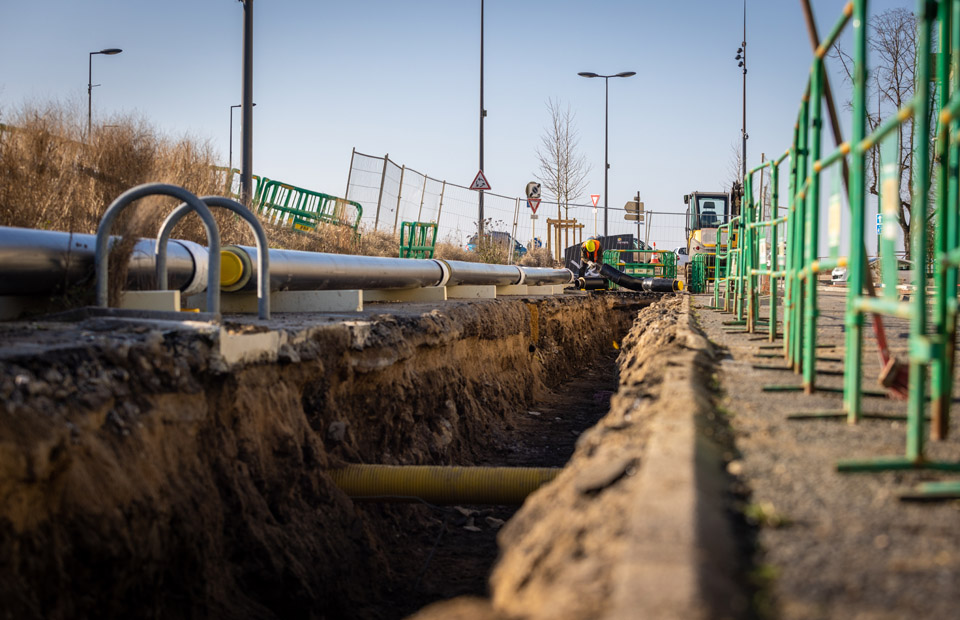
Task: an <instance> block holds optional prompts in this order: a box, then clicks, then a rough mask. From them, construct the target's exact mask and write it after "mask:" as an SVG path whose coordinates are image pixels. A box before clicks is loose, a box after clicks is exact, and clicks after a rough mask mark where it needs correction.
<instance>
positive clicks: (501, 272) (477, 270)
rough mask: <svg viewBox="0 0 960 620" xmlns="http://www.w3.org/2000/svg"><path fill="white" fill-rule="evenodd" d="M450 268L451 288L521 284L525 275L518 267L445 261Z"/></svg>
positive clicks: (449, 283)
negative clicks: (460, 285) (461, 285)
mask: <svg viewBox="0 0 960 620" xmlns="http://www.w3.org/2000/svg"><path fill="white" fill-rule="evenodd" d="M443 262H444V263H446V265H447V266H448V267H449V268H450V281H449V282H448V283H447V284H448V285H450V286H457V285H459V284H466V285H485V284H496V285H498V286H502V285H507V284H520V283H521V282H523V281H524V274H523V272H521V271H520V268H519V267H517V266H516V265H490V264H487V263H469V262H466V261H459V260H450V261H443Z"/></svg>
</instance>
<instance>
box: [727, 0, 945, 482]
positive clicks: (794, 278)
mask: <svg viewBox="0 0 960 620" xmlns="http://www.w3.org/2000/svg"><path fill="white" fill-rule="evenodd" d="M867 4H868V2H867V0H853V1H852V2H848V3H847V5H846V6H845V7H844V9H843V11H842V15H841V16H840V18H839V19H838V20H837V22H836V24H835V25H834V27H833V28H832V29H831V31H830V33H829V34H828V35H827V37H826V38H825V40H824V41H823V42H821V43H820V44H819V47H818V48H817V50H816V53H815V55H814V60H813V63H812V67H811V71H810V77H809V79H808V81H807V84H806V87H805V89H804V93H803V97H802V102H801V105H800V109H799V111H798V114H797V120H796V123H795V125H794V135H793V142H792V145H791V147H790V149H788V150H787V151H786V152H785V153H784V154H783V155H782V156H781V157H779V158H778V159H775V160H771V161H767V162H764V163H763V164H761V165H759V166H757V167H755V168H753V169H752V170H750V171H749V173H748V174H747V176H746V178H745V179H744V197H743V205H744V208H743V210H742V214H741V216H739V217H737V218H733V220H731V222H730V223H729V224H728V225H726V227H721V229H720V230H718V242H717V244H718V245H717V255H716V269H717V271H716V273H717V278H716V281H715V286H714V307H715V308H721V307H722V308H723V309H724V310H727V311H729V312H734V313H736V317H737V320H736V321H731V322H730V323H731V324H742V325H745V326H746V330H745V331H746V332H748V333H752V332H755V331H757V329H758V328H759V327H760V326H761V324H762V321H761V320H760V312H759V311H760V290H759V287H758V278H759V277H760V276H768V277H769V278H770V314H769V318H768V320H767V324H766V327H767V329H768V333H769V339H770V340H771V341H773V340H776V339H777V338H778V337H779V334H778V333H777V324H778V319H777V314H778V306H779V307H782V309H783V322H782V324H783V333H782V337H783V342H782V352H783V355H784V358H785V359H786V361H787V363H788V366H789V367H792V368H793V369H795V370H798V371H800V372H802V376H803V381H802V386H799V387H802V389H803V390H804V391H805V392H807V393H812V392H815V391H817V390H818V387H817V384H816V377H817V374H818V372H817V368H816V363H817V361H818V360H819V359H822V358H820V357H818V356H817V355H816V352H817V349H818V348H819V346H820V345H818V343H817V326H818V321H819V314H820V312H819V308H818V298H817V284H818V282H817V280H818V275H819V274H821V273H824V272H827V271H829V270H831V269H833V268H835V267H847V268H848V278H847V285H848V286H847V302H846V311H845V316H844V324H845V328H846V330H845V346H844V359H843V361H844V370H843V373H844V386H843V410H842V412H839V413H840V414H841V415H842V416H843V417H844V418H845V419H847V420H848V421H849V422H850V423H856V422H859V421H860V420H861V419H862V418H863V417H864V414H863V412H862V408H861V400H862V398H863V397H864V396H873V395H874V394H873V393H872V392H871V393H868V392H866V391H864V390H863V389H862V387H861V383H862V378H863V377H862V374H863V371H862V361H863V327H864V315H865V314H867V313H870V314H872V315H874V319H873V323H874V329H875V331H876V332H877V335H878V340H879V339H880V338H881V337H882V336H883V333H884V332H883V328H882V320H881V317H882V316H892V317H898V318H902V319H906V320H908V321H909V324H910V328H909V339H908V346H909V362H908V363H909V367H908V373H907V374H908V376H909V381H908V383H909V385H908V389H906V390H903V391H902V392H901V393H903V394H904V395H905V396H906V399H907V437H906V451H905V454H904V455H903V456H890V457H883V458H874V459H860V460H846V461H842V462H841V463H839V464H838V469H839V470H840V471H844V472H853V471H880V470H888V469H912V468H932V469H941V470H952V471H960V462H949V461H935V460H931V459H929V458H928V457H927V455H926V451H925V439H924V437H925V434H926V428H925V418H924V406H925V402H926V401H927V400H929V401H930V402H931V407H930V409H931V419H932V424H931V435H932V437H933V438H934V439H937V438H942V437H945V436H946V434H947V430H948V426H949V408H950V403H951V400H952V388H953V374H954V346H953V343H954V342H955V337H956V324H957V317H958V306H960V303H958V295H957V285H958V275H960V274H958V268H960V180H958V177H960V0H940V1H939V2H932V1H924V0H920V1H919V2H918V12H917V65H916V89H915V91H916V92H915V96H914V98H913V99H912V100H911V101H908V102H907V103H906V104H905V105H904V106H903V107H902V108H901V109H900V110H898V111H897V113H896V114H895V115H893V116H892V117H891V118H889V119H887V120H886V121H885V122H883V123H881V124H880V125H879V126H878V127H877V128H876V129H875V130H874V131H873V132H872V133H871V134H869V135H867V134H866V128H867V122H866V119H867V105H866V94H867V79H868V75H869V71H868V67H867V62H868V57H867V34H868V28H869V22H868V20H867ZM851 23H852V25H853V26H852V30H853V57H854V67H856V68H857V70H856V71H855V72H854V81H853V111H852V122H851V124H850V126H851V129H852V134H851V139H850V141H849V142H844V143H842V144H840V145H839V146H838V147H837V148H836V149H835V150H833V151H832V152H829V153H828V154H827V155H826V156H823V153H822V151H823V145H822V138H823V125H824V121H825V116H824V113H823V100H824V92H825V86H826V76H825V71H824V65H823V58H824V56H825V54H826V51H827V50H829V49H830V47H831V46H832V45H833V44H834V42H835V41H836V40H837V38H838V37H839V36H840V34H841V33H842V32H843V30H844V29H845V28H846V26H847V25H848V24H851ZM934 27H938V28H939V32H938V36H937V38H936V39H937V40H938V41H939V42H940V46H941V48H940V53H939V54H933V55H931V47H932V41H933V40H934V38H933V29H934ZM947 50H949V52H948V51H947ZM934 62H935V63H936V75H933V73H934V72H933V70H932V64H933V63H934ZM951 67H952V70H951ZM830 103H832V102H830ZM931 119H934V120H936V122H937V125H935V126H934V127H933V128H935V129H936V131H935V132H934V133H935V136H936V141H935V146H934V148H933V150H932V152H931V146H930V143H929V141H928V140H926V139H923V138H920V139H918V140H917V141H916V143H915V145H914V150H913V158H912V161H913V179H914V182H913V187H911V194H912V195H911V203H910V222H911V227H910V237H911V238H910V250H911V259H912V260H913V263H914V265H915V268H914V269H913V273H912V285H913V292H912V295H911V298H910V300H909V301H908V302H903V301H900V300H899V299H898V297H897V292H896V291H897V284H898V274H897V271H898V259H897V257H896V255H895V249H896V248H895V244H896V241H897V237H898V229H899V225H898V223H897V218H898V214H899V211H900V187H899V184H900V170H899V166H898V165H897V164H896V163H892V162H899V159H900V153H899V145H898V144H897V140H898V135H897V134H898V129H899V128H900V126H901V125H903V124H904V123H907V122H912V123H914V129H915V131H916V133H917V135H918V136H921V137H922V136H927V135H931V128H932V127H931ZM874 149H876V150H878V151H879V153H878V155H879V160H880V165H879V166H878V168H879V169H880V177H881V178H880V181H879V183H878V189H879V193H880V205H881V209H882V234H881V242H880V256H881V258H880V264H881V268H882V281H883V294H882V296H880V297H877V296H874V295H873V293H872V289H873V284H872V278H873V276H872V275H871V274H869V273H868V271H869V265H868V263H867V260H866V252H865V249H864V248H865V244H864V237H865V235H864V228H865V224H866V206H867V200H866V196H867V187H866V179H867V175H866V158H867V156H868V155H870V153H871V151H873V150H874ZM788 158H789V160H790V161H789V173H788V180H789V191H788V194H787V195H788V203H787V205H786V207H785V210H786V214H785V215H783V216H782V217H781V210H782V209H783V207H781V205H780V201H779V184H780V166H781V164H783V163H784V162H785V161H786V160H787V159H788ZM886 162H890V163H886ZM837 164H843V165H844V167H846V166H847V165H849V170H850V174H849V184H848V187H847V188H846V192H847V197H848V204H849V209H850V226H849V232H848V235H849V247H850V248H851V251H850V255H849V256H847V257H844V256H840V252H839V248H840V239H841V236H842V234H843V231H842V230H841V221H842V220H841V211H842V203H843V201H842V197H843V193H842V192H843V190H842V187H841V179H845V178H846V171H845V170H844V171H843V174H841V171H840V170H839V169H838V168H839V166H837ZM766 167H769V168H770V172H771V175H770V176H771V181H770V183H771V190H772V214H773V216H772V217H771V219H769V220H761V219H760V218H761V217H762V216H761V213H762V209H761V208H760V207H761V197H760V192H756V196H755V195H754V189H755V184H754V182H753V177H754V175H755V174H756V173H757V172H759V171H761V170H763V169H764V168H766ZM830 169H832V170H833V183H832V187H831V188H830V189H829V191H828V192H826V193H827V194H828V200H827V211H826V214H825V215H826V218H827V229H828V239H827V241H828V247H829V256H828V257H826V258H824V259H821V258H820V257H819V255H818V253H819V247H820V238H819V231H820V216H821V213H820V211H821V204H820V203H821V190H823V185H822V183H823V180H822V178H821V177H822V175H823V174H824V172H826V171H828V170H830ZM932 180H935V183H934V188H933V190H934V191H933V192H932V193H931V192H930V186H931V183H932ZM930 196H932V197H933V198H932V202H933V206H934V209H933V210H932V212H931V211H930V210H929V206H930ZM931 215H932V217H935V218H936V222H937V226H936V227H935V239H934V243H933V247H932V248H931V247H928V242H927V224H928V219H929V218H930V217H931ZM724 228H726V230H724ZM767 231H769V234H770V237H771V241H772V242H771V247H770V248H766V247H765V246H766V238H767ZM781 232H782V237H781ZM724 235H725V236H726V237H725V238H726V239H727V240H729V239H731V238H734V239H736V240H738V241H739V240H742V243H723V242H722V241H721V240H722V239H723V238H724ZM735 246H737V247H735ZM767 254H769V259H768V258H767ZM781 256H782V258H783V260H782V262H781V260H780V257H781ZM928 271H929V272H930V273H932V285H933V294H932V299H931V300H928V293H927V287H928V284H929V283H928ZM721 296H722V297H723V305H722V306H721V305H720V298H721ZM928 314H929V317H930V318H929V320H928ZM883 346H884V347H885V345H883ZM885 372H888V373H890V375H889V376H890V377H893V379H894V381H893V382H892V383H890V384H888V385H892V386H893V389H897V383H896V379H897V377H896V376H895V375H896V370H895V367H893V365H892V364H891V365H890V367H888V368H887V369H886V370H885ZM928 375H929V377H928ZM768 387H770V388H771V389H773V388H774V387H778V386H768ZM779 387H789V386H779ZM820 389H822V390H824V391H826V388H820ZM828 415H835V414H827V413H825V414H824V416H822V417H827V416H828ZM806 417H811V416H809V415H807V416H806ZM922 491H923V490H922V489H921V492H922ZM934 492H935V494H936V497H944V496H945V495H949V496H953V497H960V483H946V484H939V485H937V487H936V489H932V490H931V493H934ZM951 492H952V493H953V495H950V493H951Z"/></svg>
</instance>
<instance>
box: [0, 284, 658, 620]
mask: <svg viewBox="0 0 960 620" xmlns="http://www.w3.org/2000/svg"><path fill="white" fill-rule="evenodd" d="M652 299H654V298H653V297H650V296H643V295H639V294H617V295H566V296H563V297H560V298H543V297H530V298H523V299H517V300H496V301H490V302H474V303H456V302H454V303H447V304H444V305H443V306H441V307H434V306H426V305H410V306H403V307H400V306H393V305H383V306H380V307H378V308H375V309H374V310H372V311H368V312H366V313H364V314H363V315H361V316H359V317H358V316H341V317H326V318H324V319H313V318H309V317H299V318H298V317H286V318H284V319H283V320H281V321H277V322H275V323H274V324H272V325H271V328H272V330H271V329H267V327H266V326H264V325H262V324H254V325H250V324H245V325H243V324H231V323H229V322H228V323H226V324H225V326H224V329H222V330H218V331H209V330H206V328H203V327H202V326H200V327H198V326H187V327H182V326H175V325H174V324H162V323H157V324H148V323H143V322H137V321H125V320H120V319H103V318H101V319H96V318H91V319H87V320H84V321H82V322H81V323H78V324H70V325H66V324H62V323H18V324H8V325H4V326H2V327H0V351H2V353H0V396H2V398H3V407H2V408H0V609H3V610H4V612H5V613H6V614H7V615H9V616H10V617H18V618H40V617H45V618H57V617H87V616H108V617H117V616H123V617H181V616H214V617H223V616H229V617H242V618H251V617H252V618H271V617H284V618H287V617H291V618H296V617H330V618H334V617H336V618H351V617H364V618H366V617H372V618H379V617H395V616H396V615H398V614H399V613H400V612H401V609H402V608H406V607H407V606H408V605H411V606H416V605H417V604H419V603H420V602H421V601H425V600H427V599H428V598H429V597H432V596H433V595H434V594H437V595H438V596H447V595H450V594H457V593H459V592H476V591H477V583H476V579H475V578H473V577H471V578H470V579H468V580H466V582H465V583H464V584H462V587H461V585H457V584H455V583H454V582H455V581H456V578H453V579H451V580H448V581H447V585H443V586H435V585H434V584H435V582H436V580H437V571H438V567H442V566H443V559H442V552H441V549H442V548H443V545H440V546H438V552H437V554H436V556H435V557H434V559H433V560H432V561H431V563H430V566H432V568H430V567H428V569H427V571H425V572H424V573H423V575H422V578H421V577H420V575H419V574H418V573H417V572H416V571H414V572H411V571H410V570H409V569H410V567H411V566H416V567H417V570H419V569H420V567H422V566H423V565H424V564H425V560H421V558H418V557H415V555H414V554H409V555H410V557H409V558H407V560H406V561H405V562H399V561H397V559H396V558H397V556H398V550H399V553H400V554H402V553H403V552H402V549H404V548H405V547H404V545H403V544H399V543H398V541H399V540H401V539H403V538H404V537H405V536H408V535H409V533H410V532H411V531H416V532H417V536H420V539H418V540H416V541H413V542H414V543H415V544H413V545H412V546H413V547H414V548H416V549H418V552H419V551H421V550H426V551H428V552H429V548H431V547H432V545H433V543H434V541H435V540H436V534H437V532H438V531H439V528H438V526H437V520H438V514H437V513H436V512H435V511H432V510H429V509H425V508H424V507H412V506H398V505H394V506H379V505H377V506H374V505H359V504H354V503H353V502H352V501H350V500H349V499H348V498H347V497H346V496H344V494H343V493H342V492H340V491H339V489H337V488H335V487H334V486H333V485H332V484H331V483H330V481H329V479H328V478H327V476H325V475H324V473H323V472H324V470H326V469H329V468H333V467H336V466H338V465H340V464H342V463H346V462H355V463H384V464H461V465H469V464H477V463H496V464H501V463H502V464H520V463H522V462H529V463H530V464H534V463H535V464H550V463H551V462H552V463H556V464H559V462H560V460H562V458H563V456H564V448H563V447H562V446H561V444H560V442H559V441H553V440H552V439H548V440H547V441H546V442H544V443H543V445H541V446H539V447H538V446H536V442H534V443H533V444H527V447H525V448H519V449H518V448H517V447H516V446H517V445H518V442H517V440H516V434H517V433H520V432H526V431H528V430H529V425H530V424H539V423H542V421H543V420H542V419H543V417H544V416H548V415H550V414H551V412H550V411H548V410H547V408H546V407H545V406H542V405H543V403H544V399H546V400H549V398H550V396H551V394H553V393H554V392H552V388H553V387H555V386H557V385H558V384H560V383H562V382H566V381H569V379H570V377H574V376H576V373H577V372H580V370H581V369H583V368H584V367H589V366H591V365H593V364H595V363H596V362H597V360H598V358H603V357H604V356H605V355H606V352H608V351H609V349H610V348H611V347H612V346H613V345H612V343H613V342H614V341H615V340H619V338H620V337H621V335H622V334H623V333H625V332H626V331H627V329H628V328H629V326H630V324H631V322H632V320H633V317H634V316H635V315H636V312H637V311H638V310H639V309H640V308H641V307H643V306H645V305H648V304H649V303H650V301H651V300H652ZM254 323H256V322H254ZM237 342H246V343H248V344H249V343H250V342H252V343H257V346H260V345H263V350H261V351H260V353H256V354H248V353H249V351H246V350H244V351H241V352H240V353H238V352H237V345H236V343H237ZM264 343H266V344H264ZM228 345H229V346H228ZM271 347H272V348H271ZM264 351H265V353H264ZM601 391H602V390H601ZM593 397H594V393H591V394H590V398H591V399H592V398H593ZM538 399H539V400H540V404H538V405H537V406H538V407H539V408H542V409H543V411H539V412H540V413H541V416H540V418H541V420H533V419H532V418H537V416H531V415H530V414H529V413H528V411H531V410H532V404H533V403H535V402H538ZM554 417H561V418H563V416H562V415H554ZM554 422H556V423H557V425H558V428H559V429H560V430H565V431H567V432H570V436H571V438H572V437H573V435H572V432H573V431H576V430H577V429H575V428H572V427H571V428H570V429H566V428H563V427H562V424H560V422H562V420H561V421H560V422H557V421H554ZM544 434H545V435H546V433H544ZM547 436H548V437H549V435H547ZM547 446H549V448H548V447H547ZM501 459H502V460H501ZM464 512H468V511H464ZM458 514H460V513H458ZM462 516H465V517H467V519H469V518H471V517H472V518H473V519H474V523H475V524H476V523H478V522H479V523H481V525H479V526H476V525H475V527H479V528H480V529H481V530H483V529H485V528H489V529H492V528H494V527H495V526H496V525H497V522H496V521H494V520H487V518H486V517H493V518H494V519H496V518H499V517H496V516H495V515H493V514H492V513H491V514H484V513H479V514H467V515H462ZM441 518H442V517H441ZM453 527H460V528H461V529H462V525H460V524H459V523H457V522H456V517H453V520H451V521H449V523H448V525H447V528H448V529H449V528H453ZM466 531H467V532H470V533H472V534H475V533H476V532H472V531H471V530H466ZM442 542H443V541H442V540H441V543H442ZM448 542H449V541H448ZM469 547H470V546H469V545H467V546H465V547H464V549H468V548H469ZM481 555H482V554H481ZM421 557H422V556H421ZM434 562H437V564H434ZM439 570H441V571H442V568H440V569H439ZM411 576H413V577H414V581H416V579H420V580H421V584H420V586H418V587H417V588H415V589H409V588H408V587H407V586H406V584H409V583H410V577H411ZM471 580H472V581H471ZM437 583H438V582H437ZM451 583H453V585H450V584H451ZM437 588H439V589H437ZM444 588H446V589H447V590H448V591H445V592H441V591H440V590H443V589H444ZM458 588H460V589H458ZM398 596H399V597H400V598H396V597H398Z"/></svg>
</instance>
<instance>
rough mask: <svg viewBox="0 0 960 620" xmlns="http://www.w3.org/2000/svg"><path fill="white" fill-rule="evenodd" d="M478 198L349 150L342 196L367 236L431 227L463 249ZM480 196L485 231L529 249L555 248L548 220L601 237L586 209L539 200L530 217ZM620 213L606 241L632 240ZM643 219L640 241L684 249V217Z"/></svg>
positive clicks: (504, 200) (633, 228)
mask: <svg viewBox="0 0 960 620" xmlns="http://www.w3.org/2000/svg"><path fill="white" fill-rule="evenodd" d="M478 194H479V192H476V191H473V190H471V189H469V188H468V187H466V186H465V185H459V184H456V183H451V182H449V181H443V180H438V179H434V178H433V177H430V176H428V175H426V174H424V173H422V172H418V171H416V170H414V169H413V168H408V167H406V166H403V165H399V164H397V163H395V162H394V161H392V160H391V159H390V156H389V155H384V156H376V155H367V154H364V153H360V152H359V151H357V150H356V149H354V150H353V153H352V154H351V157H350V172H349V175H348V177H347V189H346V193H345V195H346V197H347V199H349V200H353V201H356V202H358V203H360V204H361V205H363V219H362V224H363V226H364V227H365V228H366V229H368V230H385V231H388V232H393V233H394V234H398V233H399V222H402V221H417V222H434V223H436V224H437V226H438V229H439V230H438V235H437V238H438V240H441V241H445V242H447V243H454V244H456V245H460V246H463V245H465V244H466V243H467V242H468V241H469V240H470V237H472V236H473V235H475V234H476V232H477V218H478V216H479V195H478ZM484 194H485V196H484V202H483V209H484V218H485V219H486V220H488V222H489V223H488V225H486V226H485V228H489V230H491V231H501V232H507V233H510V234H511V235H512V236H513V237H514V238H515V239H516V240H517V241H519V242H520V243H521V244H523V245H524V246H526V247H527V248H528V249H530V248H531V245H532V246H534V247H537V246H538V245H539V246H545V247H550V248H553V247H554V246H555V245H556V238H555V237H554V238H553V239H548V237H547V219H548V218H552V219H576V220H577V221H578V222H579V223H581V224H583V230H582V236H583V238H587V237H589V236H594V235H598V234H602V233H603V213H601V212H600V211H601V210H600V209H594V207H593V205H591V204H569V205H560V204H558V203H556V202H552V201H547V200H544V201H542V202H541V203H540V208H539V209H538V210H537V212H536V214H534V213H533V212H532V211H531V210H530V208H529V207H528V206H527V202H526V199H525V198H522V197H517V196H507V195H504V194H498V193H494V192H489V191H488V192H484ZM677 202H678V203H679V202H680V196H677ZM625 213H626V211H625V210H624V209H623V208H610V214H609V231H610V234H611V235H628V234H633V235H636V234H637V223H636V222H635V221H629V220H625V219H624V218H623V216H624V214H625ZM531 215H535V217H534V218H531ZM645 217H646V220H647V221H646V222H645V223H644V226H646V227H647V228H649V232H648V231H646V230H644V231H643V233H642V235H641V238H648V239H650V241H651V242H654V241H655V242H656V243H657V245H658V246H659V249H664V250H669V249H673V248H675V247H679V246H685V245H686V235H685V231H684V225H685V217H686V216H685V214H683V213H674V212H665V211H656V212H652V213H651V212H648V213H647V214H646V216H645ZM534 240H536V241H534ZM574 242H575V239H574V235H573V232H572V231H564V232H562V233H561V246H562V247H567V246H569V245H571V244H573V243H574Z"/></svg>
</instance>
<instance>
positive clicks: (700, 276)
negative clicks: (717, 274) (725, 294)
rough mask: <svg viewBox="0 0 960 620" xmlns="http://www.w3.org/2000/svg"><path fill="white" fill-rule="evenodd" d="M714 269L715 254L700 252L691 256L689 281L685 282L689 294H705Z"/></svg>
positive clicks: (712, 279) (712, 278) (713, 279)
mask: <svg viewBox="0 0 960 620" xmlns="http://www.w3.org/2000/svg"><path fill="white" fill-rule="evenodd" d="M715 269H716V254H713V253H708V252H701V253H699V254H694V255H693V260H691V261H690V281H689V282H687V288H688V289H689V290H690V292H691V293H706V292H707V286H708V284H709V283H710V282H711V281H715V278H714V277H713V275H714V271H715Z"/></svg>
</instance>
